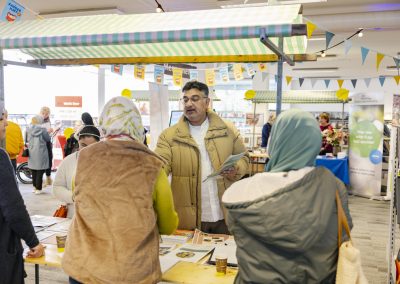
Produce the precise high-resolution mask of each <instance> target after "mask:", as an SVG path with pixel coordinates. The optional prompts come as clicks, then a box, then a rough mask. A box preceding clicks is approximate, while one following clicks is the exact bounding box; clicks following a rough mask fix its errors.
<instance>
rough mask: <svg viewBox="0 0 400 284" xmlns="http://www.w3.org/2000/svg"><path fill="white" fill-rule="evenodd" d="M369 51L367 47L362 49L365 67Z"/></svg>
mask: <svg viewBox="0 0 400 284" xmlns="http://www.w3.org/2000/svg"><path fill="white" fill-rule="evenodd" d="M368 52H369V49H368V48H365V47H361V57H362V64H363V65H364V62H365V59H366V58H367V55H368Z"/></svg>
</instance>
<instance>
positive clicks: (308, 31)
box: [306, 21, 317, 38]
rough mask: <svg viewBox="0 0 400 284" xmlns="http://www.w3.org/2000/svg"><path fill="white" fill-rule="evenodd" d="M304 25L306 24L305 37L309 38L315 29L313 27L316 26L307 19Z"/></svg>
mask: <svg viewBox="0 0 400 284" xmlns="http://www.w3.org/2000/svg"><path fill="white" fill-rule="evenodd" d="M306 25H307V38H311V36H312V34H313V32H314V31H315V29H316V28H317V26H316V25H314V24H313V23H311V22H309V21H307V22H306Z"/></svg>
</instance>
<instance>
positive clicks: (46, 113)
mask: <svg viewBox="0 0 400 284" xmlns="http://www.w3.org/2000/svg"><path fill="white" fill-rule="evenodd" d="M40 115H41V116H42V118H43V123H42V127H43V128H45V129H46V131H47V133H48V134H49V135H52V133H53V131H54V129H53V128H52V127H51V121H50V108H49V107H47V106H44V107H42V108H41V109H40ZM46 147H47V155H48V159H49V165H48V168H46V171H45V173H46V181H45V183H44V186H46V185H51V184H52V183H53V180H52V179H51V169H52V167H53V143H52V142H51V139H50V141H48V142H46Z"/></svg>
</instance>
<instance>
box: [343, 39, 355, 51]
mask: <svg viewBox="0 0 400 284" xmlns="http://www.w3.org/2000/svg"><path fill="white" fill-rule="evenodd" d="M352 45H353V44H352V42H351V40H348V39H345V40H344V54H346V55H347V53H349V50H350V48H351V46H352Z"/></svg>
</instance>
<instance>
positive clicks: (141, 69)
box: [134, 65, 146, 80]
mask: <svg viewBox="0 0 400 284" xmlns="http://www.w3.org/2000/svg"><path fill="white" fill-rule="evenodd" d="M145 72H146V66H145V65H135V69H134V75H135V78H136V79H140V80H144V75H145Z"/></svg>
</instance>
